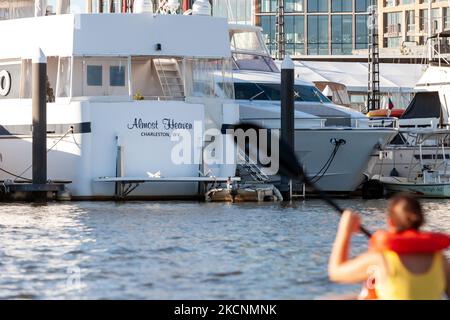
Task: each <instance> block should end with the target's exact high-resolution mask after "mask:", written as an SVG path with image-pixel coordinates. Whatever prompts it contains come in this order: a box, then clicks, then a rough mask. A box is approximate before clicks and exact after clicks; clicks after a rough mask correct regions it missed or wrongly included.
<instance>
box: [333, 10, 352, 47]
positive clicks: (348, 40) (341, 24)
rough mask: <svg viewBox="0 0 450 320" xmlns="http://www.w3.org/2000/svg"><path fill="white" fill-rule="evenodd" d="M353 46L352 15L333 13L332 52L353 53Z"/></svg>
mask: <svg viewBox="0 0 450 320" xmlns="http://www.w3.org/2000/svg"><path fill="white" fill-rule="evenodd" d="M352 47H353V46H352V16H351V15H333V16H332V18H331V50H332V52H331V53H332V54H351V53H352Z"/></svg>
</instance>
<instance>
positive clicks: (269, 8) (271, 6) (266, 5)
mask: <svg viewBox="0 0 450 320" xmlns="http://www.w3.org/2000/svg"><path fill="white" fill-rule="evenodd" d="M260 1H261V4H260V7H259V10H260V12H275V11H276V10H277V8H278V3H277V2H278V1H277V0H260Z"/></svg>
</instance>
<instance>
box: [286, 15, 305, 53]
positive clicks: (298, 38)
mask: <svg viewBox="0 0 450 320" xmlns="http://www.w3.org/2000/svg"><path fill="white" fill-rule="evenodd" d="M284 23H285V27H284V28H285V34H286V53H287V54H289V55H302V54H305V17H304V16H286V17H285V21H284Z"/></svg>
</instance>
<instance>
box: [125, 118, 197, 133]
mask: <svg viewBox="0 0 450 320" xmlns="http://www.w3.org/2000/svg"><path fill="white" fill-rule="evenodd" d="M161 123H162V129H164V130H167V131H168V130H177V129H178V130H180V129H181V130H192V129H193V128H194V125H193V124H192V123H190V122H179V121H176V120H175V119H171V118H164V119H162V121H161ZM127 128H128V129H129V130H133V129H141V130H145V129H148V130H158V129H159V122H158V120H155V121H144V120H142V118H135V119H134V121H133V122H131V123H129V124H128V125H127Z"/></svg>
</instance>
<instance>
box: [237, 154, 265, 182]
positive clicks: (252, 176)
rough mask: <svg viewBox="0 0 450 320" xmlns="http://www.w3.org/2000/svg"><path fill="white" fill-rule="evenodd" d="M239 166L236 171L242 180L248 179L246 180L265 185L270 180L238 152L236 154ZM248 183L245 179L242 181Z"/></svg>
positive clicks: (250, 160) (244, 155)
mask: <svg viewBox="0 0 450 320" xmlns="http://www.w3.org/2000/svg"><path fill="white" fill-rule="evenodd" d="M238 157H239V165H238V170H239V172H240V176H241V177H242V178H245V177H248V180H251V181H253V182H258V183H266V182H268V181H269V180H270V178H269V176H268V175H266V174H265V173H264V172H263V171H262V170H261V168H260V167H259V166H258V165H257V164H256V163H255V162H254V161H253V160H252V159H250V158H249V157H248V156H247V155H246V154H245V153H244V152H242V151H240V152H239V154H238ZM243 180H246V181H248V180H247V179H243Z"/></svg>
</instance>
